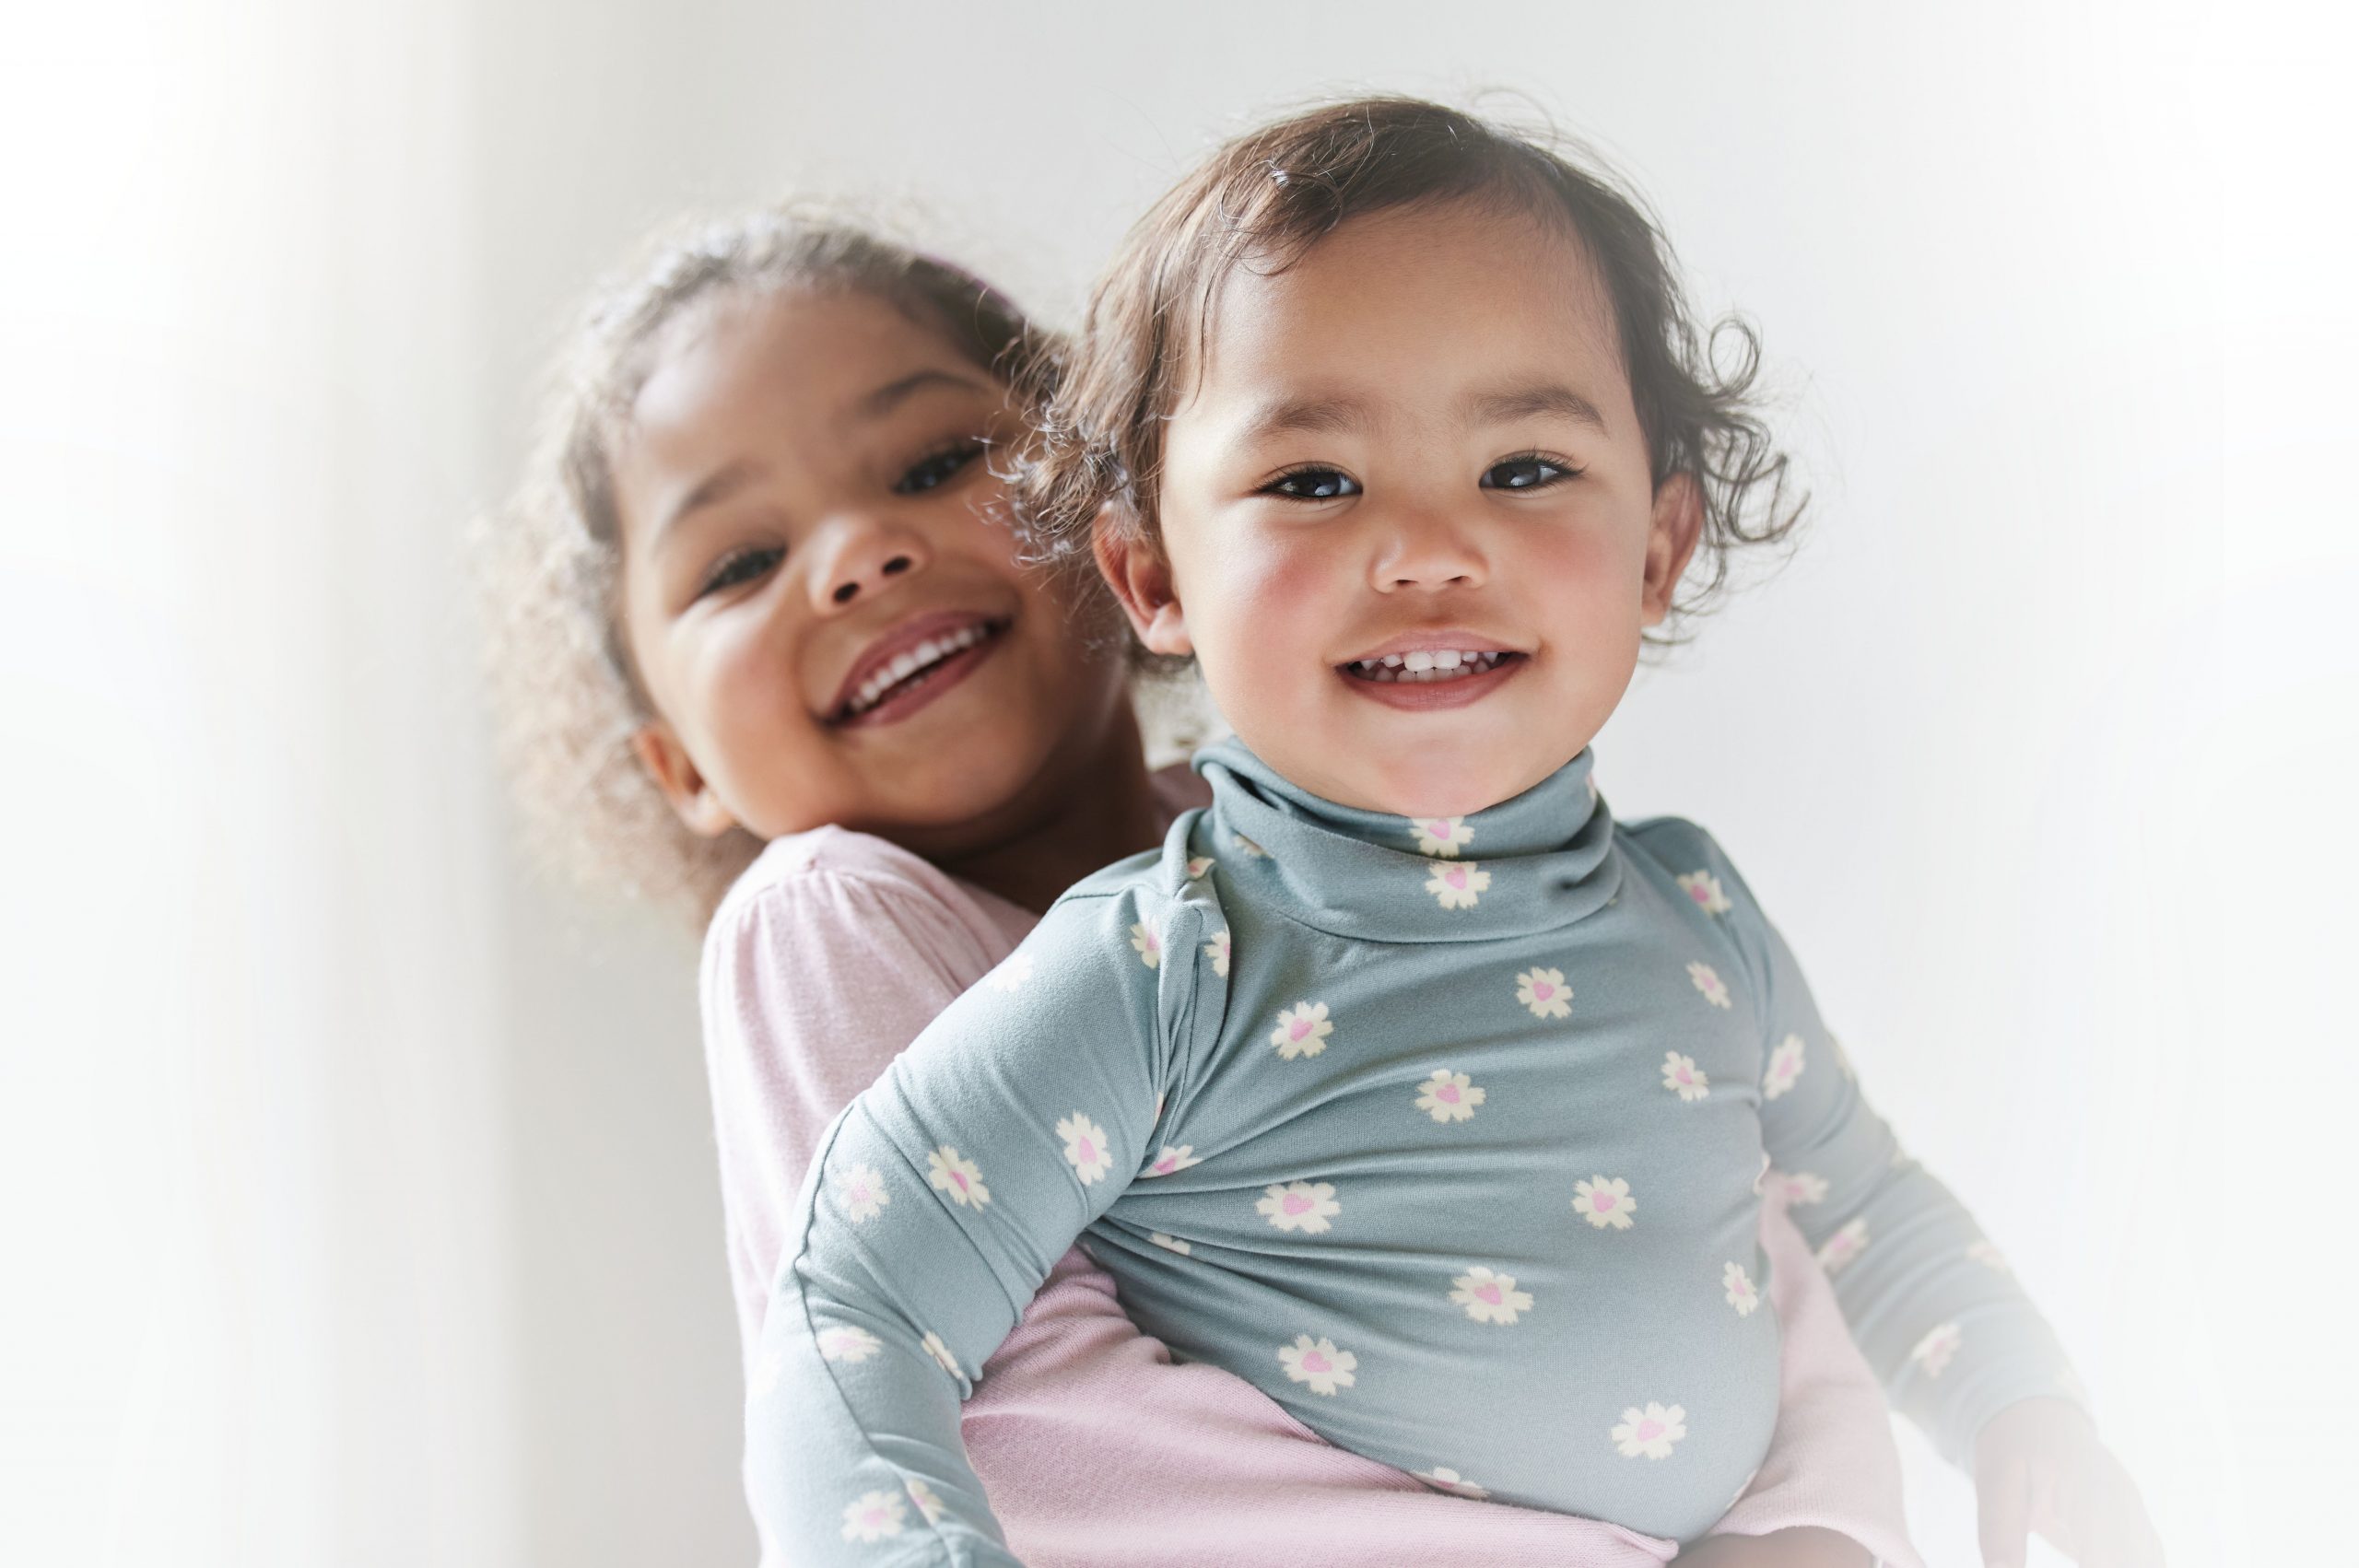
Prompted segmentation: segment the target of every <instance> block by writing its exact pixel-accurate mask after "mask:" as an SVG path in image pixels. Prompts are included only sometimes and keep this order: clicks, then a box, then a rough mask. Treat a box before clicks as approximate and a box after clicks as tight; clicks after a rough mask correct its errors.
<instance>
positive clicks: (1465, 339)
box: [1101, 205, 1698, 816]
mask: <svg viewBox="0 0 2359 1568" xmlns="http://www.w3.org/2000/svg"><path fill="white" fill-rule="evenodd" d="M1213 323H1214V324H1213V331H1212V333H1211V335H1210V339H1209V344H1208V347H1207V350H1206V352H1205V354H1204V356H1203V362H1202V366H1201V374H1200V376H1199V379H1198V380H1197V383H1196V385H1195V387H1194V388H1193V390H1192V393H1191V396H1190V397H1189V398H1188V399H1187V400H1186V401H1185V402H1184V404H1182V405H1181V406H1180V407H1179V408H1178V409H1177V410H1176V411H1175V412H1174V414H1173V415H1172V417H1171V420H1170V422H1169V424H1168V427H1167V428H1166V433H1165V448H1164V470H1163V475H1162V481H1161V496H1162V501H1161V527H1162V538H1163V541H1164V549H1165V558H1166V559H1167V560H1168V568H1169V570H1168V583H1163V584H1158V583H1157V582H1156V563H1155V562H1154V560H1153V557H1152V556H1148V555H1146V554H1145V553H1144V552H1141V551H1138V550H1135V549H1133V550H1129V551H1122V550H1115V551H1112V552H1110V553H1109V552H1105V551H1101V560H1103V561H1104V562H1105V564H1107V565H1108V567H1109V576H1112V577H1114V578H1116V579H1118V586H1122V587H1124V588H1125V590H1126V591H1124V595H1123V596H1124V600H1125V603H1126V604H1128V605H1129V606H1131V608H1132V612H1133V622H1134V624H1136V625H1138V626H1139V628H1140V630H1141V633H1142V635H1143V636H1144V637H1145V638H1146V639H1147V641H1148V643H1149V646H1151V647H1154V648H1156V649H1158V650H1161V651H1168V652H1183V651H1187V650H1189V649H1192V650H1193V651H1194V652H1195V654H1196V656H1197V659H1198V661H1199V663H1200V664H1201V666H1202V668H1203V675H1204V680H1205V682H1206V684H1207V685H1208V686H1209V688H1210V690H1211V692H1212V695H1213V697H1214V699H1215V702H1217V703H1218V704H1219V706H1220V709H1221V711H1222V713H1223V714H1225V715H1226V717H1227V719H1228V720H1229V722H1230V723H1231V724H1233V725H1234V726H1235V727H1236V729H1237V731H1238V737H1239V739H1241V740H1242V741H1244V742H1245V743H1246V744H1247V745H1249V746H1250V747H1251V748H1252V749H1253V751H1254V752H1255V753H1256V754H1257V755H1260V756H1261V757H1262V759H1263V760H1264V761H1266V762H1268V763H1269V764H1270V765H1271V766H1273V767H1275V768H1277V769H1278V770H1279V771H1280V772H1281V773H1283V774H1285V776H1286V777H1287V778H1291V779H1293V780H1294V781H1295V782H1297V784H1300V785H1302V786H1303V787H1305V788H1306V789H1309V790H1312V791H1314V792H1316V793H1318V794H1320V795H1323V796H1325V797H1327V798H1328V799H1331V800H1334V801H1337V802H1343V803H1344V804H1347V805H1354V806H1359V807H1363V808H1366V809H1369V810H1375V811H1383V812H1392V813H1400V814H1402V815H1410V816H1420V815H1459V814H1463V813H1469V812H1473V811H1477V810H1480V809H1482V808H1483V807H1485V806H1489V805H1494V804H1496V803H1497V802H1500V801H1503V800H1506V799H1508V798H1509V797H1511V796H1513V795H1516V794H1519V793H1520V792H1521V791H1523V790H1527V789H1529V788H1531V787H1532V785H1534V784H1536V783H1538V782H1539V781H1540V780H1541V779H1543V778H1546V777H1547V776H1548V775H1549V774H1550V773H1553V772H1555V770H1556V769H1557V768H1559V767H1561V766H1564V765H1565V763H1567V761H1569V760H1570V759H1571V758H1572V757H1573V756H1574V755H1577V754H1578V753H1579V751H1580V749H1581V748H1582V747H1583V746H1585V745H1587V744H1588V743H1589V742H1590V738H1591V737H1592V736H1594V735H1595V734H1596V732H1597V731H1598V730H1599V728H1600V727H1601V726H1602V725H1603V724H1604V722H1605V720H1606V718H1607V716H1608V715H1609V714H1611V713H1612V712H1613V710H1614V704H1615V703H1616V702H1618V701H1619V700H1620V699H1621V696H1622V693H1623V690H1624V688H1625V686H1626V685H1628V683H1629V679H1630V675H1631V672H1632V670H1633V669H1634V668H1635V666H1636V664H1637V654H1638V648H1639V637H1640V631H1641V628H1643V627H1645V626H1649V625H1652V624H1654V623H1655V622H1657V621H1660V620H1661V618H1662V616H1663V614H1664V613H1665V612H1666V610H1667V609H1668V607H1669V604H1670V599H1671V592H1672V588H1673V586H1674V585H1675V583H1676V581H1677V579H1678V574H1679V571H1680V569H1681V568H1683V567H1684V565H1685V562H1686V557H1687V554H1688V552H1689V550H1690V549H1691V548H1692V546H1693V544H1694V541H1695V535H1696V522H1697V515H1698V514H1697V510H1696V490H1695V487H1694V486H1693V485H1692V484H1691V483H1690V482H1689V481H1688V480H1687V479H1686V478H1685V477H1684V476H1681V477H1678V478H1674V479H1673V480H1672V481H1670V482H1667V483H1666V484H1665V485H1664V486H1662V489H1661V493H1660V494H1658V493H1657V491H1656V488H1655V486H1653V484H1652V483H1651V477H1650V469H1649V458H1648V452H1647V445H1646V440H1645V439H1644V437H1643V435H1642V434H1641V432H1640V430H1639V428H1638V421H1637V414H1636V411H1635V410H1634V409H1633V407H1632V404H1631V395H1630V387H1629V381H1628V379H1627V377H1626V376H1625V373H1624V370H1623V368H1622V359H1621V355H1620V352H1619V349H1618V347H1617V345H1616V339H1615V336H1614V326H1613V317H1612V312H1611V307H1610V302H1609V300H1608V298H1607V295H1606V292H1605V289H1604V287H1603V285H1602V282H1600V281H1599V280H1598V278H1597V277H1596V275H1595V274H1594V271H1593V269H1592V268H1591V266H1590V263H1589V262H1588V260H1587V259H1586V257H1585V256H1584V255H1583V254H1582V252H1581V251H1580V249H1579V246H1578V245H1577V244H1576V243H1575V242H1573V241H1572V240H1568V239H1567V238H1565V237H1563V236H1562V235H1559V234H1555V233H1552V232H1550V231H1548V230H1546V229H1544V228H1541V227H1539V226H1537V225H1536V224H1534V223H1532V222H1531V221H1529V220H1522V219H1519V218H1516V217H1512V216H1496V215H1494V214H1491V213H1489V212H1486V211H1485V210H1483V209H1481V208H1479V207H1476V206H1473V205H1444V206H1438V207H1428V208H1422V209H1420V208H1407V209H1401V210H1397V211H1392V212H1387V213H1382V214H1378V215H1375V216H1368V217H1362V218H1356V219H1353V220H1351V221H1350V222H1347V223H1346V224H1344V226H1343V227H1342V228H1339V229H1337V230H1336V231H1335V233H1333V234H1332V235H1331V236H1329V237H1328V238H1327V239H1325V240H1321V241H1320V243H1319V244H1318V245H1317V246H1315V247H1314V248H1313V249H1312V250H1311V251H1310V252H1309V254H1308V255H1307V256H1305V257H1304V258H1303V259H1302V260H1301V261H1300V262H1299V263H1297V264H1296V265H1294V266H1292V267H1290V268H1288V269H1287V270H1285V272H1282V273H1280V274H1278V275H1274V276H1271V275H1262V274H1260V273H1257V272H1255V271H1254V270H1253V269H1252V268H1251V267H1250V265H1249V266H1245V267H1239V268H1238V269H1237V270H1236V271H1235V272H1233V273H1232V274H1231V275H1230V276H1229V278H1228V280H1227V281H1226V284H1225V285H1224V286H1223V287H1222V290H1221V292H1220V294H1219V297H1218V298H1217V300H1216V301H1215V316H1214V318H1213ZM1122 579H1128V580H1127V582H1126V583H1125V582H1123V581H1122ZM1163 592H1168V602H1166V603H1156V600H1157V598H1158V595H1159V594H1160V593H1163ZM1470 656H1472V657H1471V659H1470Z"/></svg>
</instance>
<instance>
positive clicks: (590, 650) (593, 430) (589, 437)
mask: <svg viewBox="0 0 2359 1568" xmlns="http://www.w3.org/2000/svg"><path fill="white" fill-rule="evenodd" d="M786 289H803V290H817V291H822V292H828V291H841V292H856V293H862V294H867V295H871V296H874V297H875V298H880V299H883V300H885V301H886V302H888V303H890V304H892V305H893V306H895V307H896V308H898V309H899V310H902V311H903V312H905V313H906V314H907V315H909V316H910V319H912V320H913V321H916V322H921V323H922V324H923V325H925V326H928V327H931V328H933V329H936V330H939V331H940V332H941V333H943V334H944V336H945V338H946V339H947V340H948V341H949V343H950V344H951V345H953V346H954V347H955V348H957V350H958V352H959V353H960V354H962V355H964V356H965V357H968V359H970V360H971V361H972V362H973V363H974V364H975V365H977V366H978V367H980V369H984V370H986V371H988V372H990V373H991V374H992V376H994V377H996V378H998V379H1000V380H1003V381H1007V382H1009V383H1010V384H1015V382H1016V381H1017V380H1022V379H1023V378H1022V377H1021V376H1020V374H1019V371H1018V369H1017V367H1018V365H1019V364H1020V363H1021V362H1022V361H1023V360H1024V359H1026V358H1027V357H1029V356H1030V355H1032V354H1033V353H1035V352H1038V351H1039V350H1040V349H1041V348H1042V347H1043V346H1044V345H1046V343H1047V341H1048V340H1047V339H1046V338H1045V336H1044V334H1042V333H1040V332H1039V329H1038V328H1036V327H1035V326H1034V325H1033V324H1032V322H1030V321H1029V320H1028V319H1027V317H1026V316H1025V315H1024V313H1023V312H1022V311H1020V310H1017V309H1016V308H1015V305H1014V304H1012V303H1011V302H1010V301H1009V300H1008V299H1007V298H1005V297H1004V296H1003V295H1002V294H1000V293H999V291H998V290H996V289H994V288H992V287H991V286H990V285H989V284H986V283H984V282H982V281H981V280H980V279H979V278H976V277H974V276H972V275H969V274H968V273H966V272H965V271H963V270H961V269H960V268H958V267H956V266H954V265H952V264H951V263H947V262H944V261H940V260H937V259H935V258H934V257H932V256H928V255H924V254H921V252H918V251H916V250H913V249H911V248H910V247H909V246H907V245H903V244H899V243H898V242H896V241H894V240H888V239H885V238H883V237H881V236H879V235H878V234H876V233H875V232H874V231H872V230H870V229H868V228H863V227H861V226H859V225H856V224H854V223H851V222H850V221H848V220H846V219H845V218H843V217H841V216H838V215H835V214H832V213H830V212H827V211H823V210H819V209H814V208H808V207H803V206H796V205H783V206H770V207H764V208H760V209H757V210H754V211H750V212H743V213H738V214H735V215H733V216H725V217H722V218H718V219H710V218H708V219H702V220H696V221H692V222H690V223H687V224H684V225H681V226H678V227H676V228H674V229H671V230H667V231H665V232H664V233H663V234H662V235H659V236H658V237H657V238H656V239H655V240H653V241H651V244H650V245H649V247H648V253H647V255H646V258H645V259H644V261H643V262H642V263H641V264H640V265H639V266H638V267H636V268H634V269H632V270H630V271H629V272H628V273H626V274H624V275H621V276H620V277H619V278H617V279H616V280H615V281H613V282H611V283H610V284H609V285H607V286H606V287H604V288H602V289H601V290H599V291H598V292H597V294H596V295H595V296H593V299H592V301H591V303H590V305H589V307H588V309H587V310H585V311H584V312H583V313H582V316H581V322H580V324H579V328H578V330H577V331H576V332H575V333H574V334H573V338H572V348H571V351H570V352H569V354H568V355H566V356H565V357H564V358H563V359H561V360H560V362H559V363H558V364H557V367H556V368H555V371H554V374H553V376H552V378H551V380H550V384H549V387H548V391H547V394H546V400H545V403H544V405H543V409H542V415H541V420H540V425H539V431H538V436H537V439H535V441H534V446H533V450H532V455H531V457H530V459H529V461H528V462H527V463H526V465H525V470H524V474H523V478H522V483H521V484H520V485H519V486H517V490H516V493H515V496H514V497H513V498H512V499H511V501H510V502H509V504H508V505H506V506H505V507H503V508H501V509H499V510H498V511H496V512H493V513H491V514H489V515H487V516H486V517H483V518H481V519H479V520H478V521H477V522H476V524H475V528H474V530H473V538H472V541H471V543H472V544H473V548H474V555H475V562H476V567H477V578H478V583H479V588H480V591H481V601H482V606H483V615H484V621H485V626H486V631H487V656H488V670H487V675H488V684H489V687H490V693H491V700H492V705H493V708H494V709H495V712H496V715H497V718H498V720H499V732H500V751H501V754H502V757H501V760H502V761H503V763H504V764H505V766H506V769H507V771H508V773H509V775H510V778H511V782H512V783H513V785H514V788H515V790H516V793H517V796H518V798H519V800H520V802H522V806H523V808H524V815H525V820H526V831H527V834H528V836H529V838H530V840H531V844H532V848H534V851H535V854H536V858H538V859H540V860H543V861H545V862H546V863H549V864H552V865H554V866H557V867H559V868H561V869H563V870H566V871H569V872H572V873H574V874H576V875H578V876H580V877H581V878H582V879H584V880H585V881H589V882H593V883H610V884H616V885H618V886H619V887H620V888H621V889H622V890H623V891H625V892H627V893H629V894H632V895H638V896H641V897H648V898H652V899H654V900H657V901H659V902H662V903H664V904H668V905H671V906H673V907H675V908H677V909H678V910H679V911H680V912H681V913H683V914H684V915H687V917H689V918H691V919H698V920H701V919H704V918H706V917H707V916H709V915H710V912H711V910H712V907H713V906H714V905H715V904H717V903H718V902H719V900H720V897H721V895H722V893H723V892H724V891H725V890H726V889H727V888H728V885H729V883H731V882H732V881H734V879H735V877H736V875H737V873H738V872H741V871H743V870H744V869H745V866H746V865H747V863H749V862H750V861H751V860H753V858H754V856H755V855H757V853H759V852H760V848H761V846H760V844H759V843H758V842H757V841H756V840H755V838H754V837H752V836H751V835H750V834H747V833H746V832H745V831H744V830H743V829H732V830H731V831H730V832H729V833H728V834H726V835H724V836H723V837H718V838H705V837H699V836H698V835H697V834H695V833H692V832H691V831H689V829H688V828H687V826H686V825H684V824H682V823H681V822H680V820H679V818H678V817H677V816H675V814H674V813H673V811H672V809H671V807H670V806H669V805H668V804H667V803H666V802H665V801H664V799H663V795H662V793H661V792H660V791H659V790H657V789H656V787H655V784H654V781H653V780H652V779H651V778H649V777H648V775H647V773H646V771H645V769H644V768H643V767H641V766H640V761H639V758H638V755H637V754H636V753H635V751H634V750H633V746H632V740H633V737H635V736H636V735H637V734H638V733H639V731H640V729H641V728H643V727H644V726H645V725H646V724H647V723H648V722H649V720H651V718H652V717H653V713H652V710H651V708H650V705H649V703H648V700H647V696H646V694H645V691H644V689H643V688H642V687H641V685H640V680H639V677H638V674H637V673H636V672H635V671H634V670H633V668H632V664H631V660H630V655H629V652H628V647H627V644H626V640H625V638H624V635H623V627H622V618H621V608H620V605H621V601H620V597H619V594H620V582H621V575H622V523H621V518H620V516H619V514H618V512H617V510H616V500H615V488H614V474H613V452H614V449H615V444H616V439H617V437H619V436H620V435H621V434H622V433H623V432H624V430H625V429H626V428H627V427H628V419H629V414H630V408H631V405H632V404H633V403H634V402H635V401H636V399H637V398H638V395H639V392H640V389H641V388H642V387H643V386H644V385H645V384H646V381H647V379H648V377H649V376H650V375H651V374H652V373H653V372H654V370H655V369H656V368H657V361H658V357H659V354H660V352H661V343H660V340H661V338H662V336H663V329H664V327H665V326H666V325H667V323H669V322H674V321H675V320H677V319H678V318H679V317H680V315H681V314H682V312H684V311H686V310H689V309H691V308H693V307H696V306H698V305H699V304H701V303H705V302H709V301H712V300H715V299H718V298H722V297H724V296H727V295H731V294H744V293H747V292H752V293H770V292H775V291H780V290H786Z"/></svg>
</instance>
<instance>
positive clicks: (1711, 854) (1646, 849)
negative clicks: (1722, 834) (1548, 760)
mask: <svg viewBox="0 0 2359 1568" xmlns="http://www.w3.org/2000/svg"><path fill="white" fill-rule="evenodd" d="M1614 834H1615V837H1617V838H1618V839H1619V840H1620V842H1621V844H1622V846H1623V848H1624V849H1625V852H1626V855H1627V858H1628V860H1629V862H1630V864H1631V866H1632V868H1633V869H1634V870H1636V871H1637V872H1640V873H1641V874H1643V875H1645V876H1646V877H1647V878H1648V879H1649V881H1651V882H1654V883H1657V884H1659V885H1661V887H1663V888H1664V889H1665V890H1666V891H1671V892H1674V893H1676V894H1677V895H1680V896H1681V897H1684V898H1686V899H1688V900H1689V901H1691V902H1693V903H1694V904H1695V905H1696V907H1699V908H1701V909H1703V910H1704V911H1705V912H1707V913H1708V914H1715V915H1719V914H1726V913H1728V912H1730V910H1731V909H1732V908H1743V909H1745V910H1746V911H1748V912H1754V913H1757V910H1755V907H1754V901H1753V893H1752V890H1751V889H1750V888H1748V887H1747V886H1746V885H1745V883H1744V878H1743V876H1742V875H1741V874H1739V872H1737V869H1736V862H1735V861H1733V860H1731V859H1730V858H1729V853H1728V851H1727V850H1726V849H1724V848H1721V847H1720V841H1719V839H1717V838H1715V837H1712V835H1711V833H1710V832H1709V830H1708V829H1707V828H1705V827H1704V826H1703V825H1702V824H1700V823H1696V822H1691V821H1689V820H1688V819H1687V818H1685V817H1684V816H1655V817H1644V818H1641V819H1639V820H1637V821H1635V822H1624V823H1617V824H1615V825H1614Z"/></svg>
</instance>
